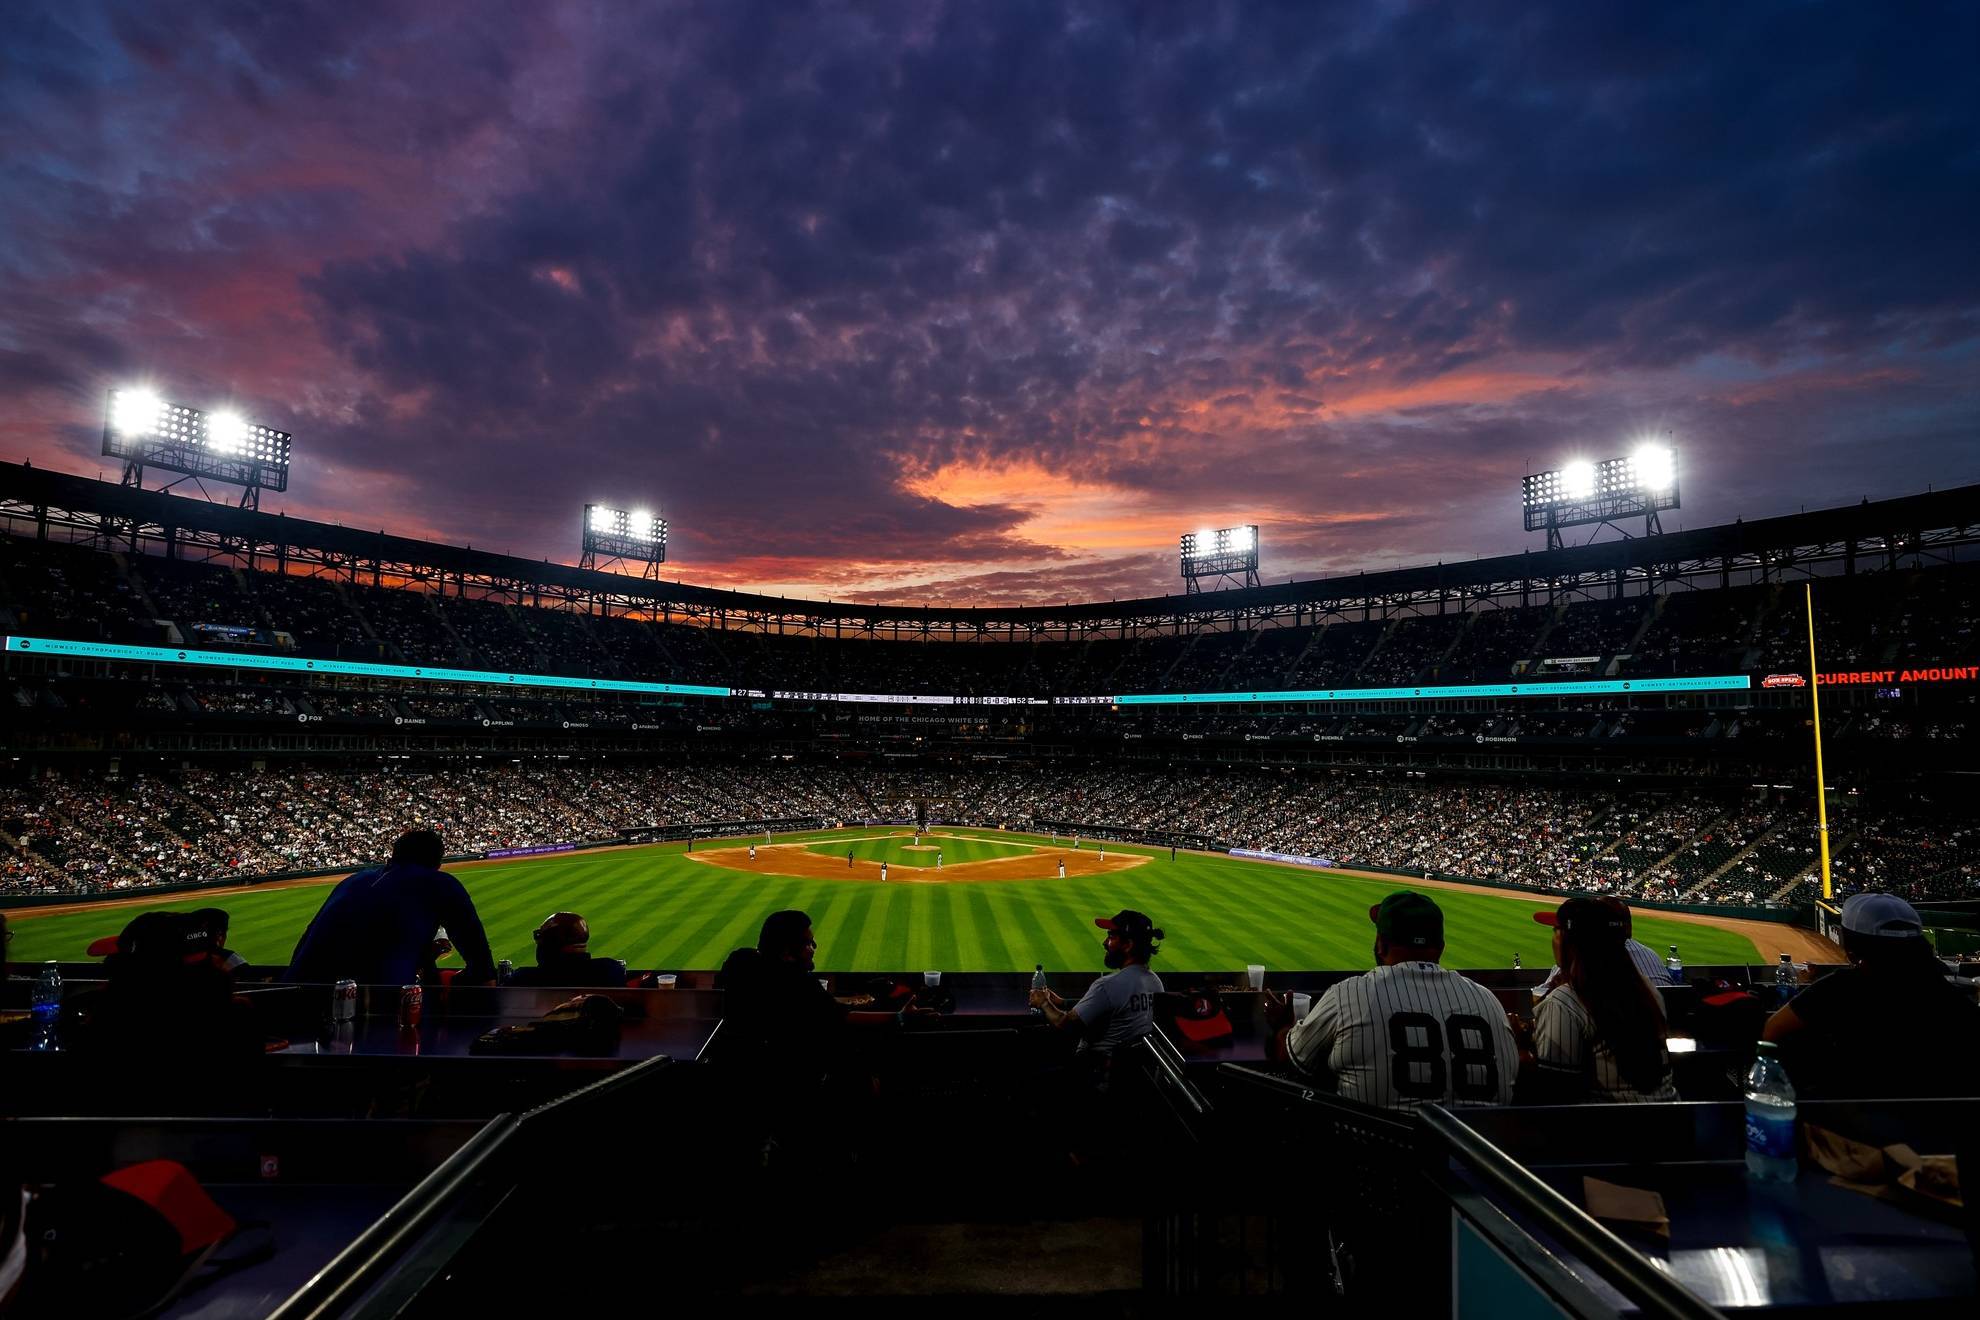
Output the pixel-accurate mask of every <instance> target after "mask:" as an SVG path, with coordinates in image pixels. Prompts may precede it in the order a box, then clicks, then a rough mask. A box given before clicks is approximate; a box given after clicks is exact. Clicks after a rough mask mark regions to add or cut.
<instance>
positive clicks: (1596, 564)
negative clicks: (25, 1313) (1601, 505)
mask: <svg viewBox="0 0 1980 1320" xmlns="http://www.w3.org/2000/svg"><path fill="white" fill-rule="evenodd" d="M0 517H4V518H6V519H7V521H8V522H9V524H10V525H11V526H12V527H13V528H14V529H15V531H16V533H17V534H18V532H19V529H20V525H21V523H23V522H29V523H35V524H45V525H47V526H50V527H62V528H65V529H69V531H70V532H71V535H70V536H68V537H66V538H64V539H76V538H75V536H74V535H73V533H74V532H76V531H78V530H80V531H86V532H89V533H90V534H92V535H94V536H97V537H98V538H99V543H102V540H103V539H110V540H114V539H116V538H115V537H108V538H105V537H103V535H102V532H101V526H102V521H103V520H104V519H111V520H116V521H117V522H119V523H124V524H132V523H134V524H136V525H137V526H138V528H139V533H138V538H137V539H141V540H144V541H147V542H155V541H158V540H161V539H163V540H180V541H187V542H190V541H196V540H204V541H207V542H210V543H213V544H215V545H216V546H220V547H222V548H226V547H225V543H233V545H235V546H239V545H242V544H253V545H255V546H256V547H257V554H259V555H263V556H266V557H269V558H272V557H273V555H274V551H275V548H276V547H284V548H287V549H289V550H293V551H300V552H306V553H305V554H300V555H297V556H295V557H296V558H299V559H301V558H320V559H323V560H334V561H335V562H338V563H340V564H342V565H343V566H344V567H345V568H346V569H347V570H349V569H355V568H357V567H359V566H361V567H362V569H363V570H364V571H366V572H369V571H371V569H372V566H373V565H374V564H376V565H378V566H379V569H380V571H381V572H382V574H383V575H384V576H385V577H387V578H412V579H423V580H438V579H446V580H449V581H453V580H457V579H459V578H461V577H467V578H473V579H477V580H480V581H484V582H489V581H493V582H500V583H504V584H507V585H508V586H509V587H510V588H511V589H517V588H520V589H522V590H523V591H526V592H527V591H541V593H542V594H543V595H544V596H545V597H546V598H547V597H553V596H554V597H559V598H573V597H579V596H599V597H609V598H611V600H612V602H613V603H614V605H631V606H651V607H652V608H654V609H669V610H675V611H678V612H680V613H683V614H690V615H691V614H736V615H745V616H783V617H790V616H803V617H805V618H808V619H811V620H816V621H822V622H832V621H839V622H843V623H848V624H855V625H864V626H870V625H874V624H882V625H886V626H888V627H899V626H901V625H915V626H917V627H920V628H927V627H932V626H938V625H939V626H940V627H942V628H944V629H950V628H959V627H960V628H971V629H975V628H985V627H994V628H996V629H999V630H1003V629H1009V628H1024V627H1028V626H1029V627H1040V628H1048V627H1064V626H1069V625H1077V624H1081V623H1085V624H1088V625H1099V626H1103V627H1104V626H1105V625H1107V624H1109V623H1113V622H1124V621H1128V620H1150V619H1186V618H1188V617H1190V616H1210V617H1220V616H1230V615H1234V614H1274V613H1290V612H1292V611H1294V610H1296V609H1300V610H1306V611H1311V612H1313V613H1315V614H1319V613H1324V612H1325V611H1326V610H1327V609H1328V608H1329V607H1330V606H1337V605H1338V604H1339V603H1340V602H1343V601H1356V602H1360V601H1367V600H1370V599H1394V600H1407V599H1418V600H1421V599H1425V598H1429V599H1437V598H1448V599H1451V600H1453V601H1458V600H1463V599H1466V598H1469V597H1474V596H1478V595H1481V594H1488V593H1490V592H1492V591H1493V590H1495V589H1499V590H1502V589H1503V588H1504V587H1505V586H1506V585H1507V584H1527V583H1530V584H1532V585H1533V586H1534V587H1535V589H1536V590H1544V589H1545V588H1546V586H1547V584H1550V583H1560V582H1564V581H1568V582H1577V583H1582V584H1587V583H1594V582H1600V581H1602V580H1604V579H1611V578H1616V577H1619V576H1621V575H1628V574H1634V575H1639V576H1640V575H1643V574H1651V575H1656V574H1659V573H1663V572H1668V571H1673V570H1676V569H1677V568H1679V567H1680V566H1685V565H1690V566H1693V567H1692V568H1691V570H1690V571H1692V572H1698V571H1701V567H1700V566H1705V565H1726V564H1741V565H1744V566H1748V567H1751V566H1755V565H1758V564H1760V563H1763V562H1764V563H1767V564H1770V565H1775V566H1785V565H1788V564H1792V563H1793V562H1795V561H1797V560H1799V559H1805V558H1815V557H1829V558H1841V557H1847V556H1853V555H1857V554H1861V555H1865V556H1868V555H1874V554H1879V553H1883V552H1884V550H1885V549H1887V548H1889V547H1890V545H1891V543H1892V542H1893V540H1896V541H1898V542H1899V543H1900V544H1901V545H1902V546H1903V548H1904V549H1905V550H1906V551H1907V552H1908V551H1910V550H1913V549H1918V548H1924V547H1929V546H1931V545H1933V544H1948V545H1949V544H1960V543H1969V542H1974V541H1980V485H1970V486H1959V487H1954V488H1952V489H1949V490H1941V491H1930V492H1927V493H1925V494H1921V495H1907V496H1902V497H1900V498H1897V499H1889V500H1877V501H1870V500H1865V501H1863V502H1862V503H1860V504H1852V505H1845V506H1843V507H1840V508H1833V509H1820V510H1816V511H1815V512H1812V513H1791V514H1786V515H1783V516H1780V517H1775V518H1759V519H1755V520H1753V521H1750V522H1748V521H1737V522H1733V523H1730V524H1726V525H1722V526H1718V527H1701V528H1695V529H1691V530H1687V531H1678V532H1666V533H1664V534H1662V535H1659V536H1654V537H1636V538H1632V539H1628V540H1611V541H1600V542H1595V543H1592V544H1589V545H1580V546H1569V547H1567V548H1565V549H1562V550H1551V551H1550V550H1534V551H1527V552H1524V553H1521V554H1516V555H1496V556H1493V557H1491V558H1485V559H1472V560H1465V561H1463V562H1460V563H1450V564H1428V565H1422V566H1419V567H1414V568H1397V569H1383V570H1380V571H1377V572H1373V573H1353V574H1343V575H1340V576H1335V577H1324V578H1313V579H1308V580H1306V581H1298V582H1287V583H1277V584H1273V585H1269V586H1261V587H1245V588H1238V589H1234V590H1229V591H1216V592H1206V593H1203V594H1201V595H1193V596H1192V595H1183V594H1180V593H1179V594H1175V595H1168V596H1150V597H1144V598H1140V599H1135V600H1120V601H1090V602H1082V603H1072V604H1066V605H1021V606H995V605H991V606H930V605H872V604H861V603H857V602H850V601H822V600H809V599H802V598H795V599H794V598H786V597H781V596H766V595H760V594H758V593H755V592H747V591H728V590H723V589H720V588H716V587H701V586H695V585H692V584H689V583H681V582H660V581H653V580H649V579H642V578H637V577H633V576H631V575H628V574H620V573H605V572H599V571H596V570H591V569H581V568H577V567H574V566H572V565H569V564H554V563H547V562H544V561H540V560H533V559H525V558H522V557H520V556H516V555H505V554H498V553H494V552H492V551H487V550H474V549H470V548H468V547H465V546H456V545H448V544H445V543H442V542H436V541H424V540H420V539H418V538H415V537H409V536H395V535H392V534H390V533H387V532H372V531H364V530H360V529H358V528H354V527H345V526H342V525H340V524H336V523H325V522H317V521H314V520H312V519H306V518H290V517H287V516H286V515H284V514H280V513H261V512H255V511H253V510H246V509H238V508H234V507H232V506H230V505H223V504H216V503H210V502H207V501H204V500H197V499H190V498H186V497H184V496H178V495H169V494H165V493H163V492H159V491H147V490H139V489H136V488H134V487H130V486H123V485H119V484H116V483H114V482H108V481H98V480H93V479H91V478H88V477H79V476H75V475H72V474H69V473H65V472H54V471H49V470H47V469H44V468H36V467H31V466H28V465H26V464H20V463H0ZM123 535H124V536H125V538H126V540H127V542H128V541H129V539H130V534H129V533H128V532H126V533H124V534H123Z"/></svg>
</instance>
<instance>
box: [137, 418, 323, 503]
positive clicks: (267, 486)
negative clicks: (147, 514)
mask: <svg viewBox="0 0 1980 1320" xmlns="http://www.w3.org/2000/svg"><path fill="white" fill-rule="evenodd" d="M290 439H291V436H290V435H289V433H288V432H287V431H278V430H276V429H275V428H274V427H272V426H261V425H258V424H256V423H254V422H249V421H246V420H245V419H243V418H242V417H241V415H240V414H239V413H236V412H231V411H227V412H212V413H209V412H202V411H201V410H200V409H198V408H188V407H186V406H185V405H184V404H178V403H166V402H165V401H164V400H162V399H160V398H159V397H158V396H157V395H156V394H153V393H152V392H151V391H150V390H147V389H123V390H112V391H111V392H110V403H109V407H108V408H106V409H105V411H104V417H103V453H104V454H105V456H106V457H109V458H121V459H123V460H124V484H125V485H126V486H136V487H138V488H139V489H143V487H144V470H145V469H146V468H147V467H154V468H159V469H161V470H163V471H166V472H177V473H179V474H180V476H179V479H178V480H177V481H169V482H167V483H166V484H165V485H163V486H161V487H159V489H160V490H170V489H172V487H174V486H177V485H180V484H181V483H183V482H186V481H190V482H192V483H193V484H194V485H196V486H198V487H199V489H200V493H201V494H202V495H205V496H206V497H207V498H208V499H213V495H212V494H211V493H210V492H209V491H207V489H206V483H207V482H208V481H218V482H223V483H225V484H226V485H229V486H239V487H240V488H241V498H240V507H241V508H243V509H259V508H260V507H261V492H262V491H264V490H278V491H279V490H287V489H288V488H289V441H290ZM218 502H219V501H217V500H216V501H215V503H218Z"/></svg>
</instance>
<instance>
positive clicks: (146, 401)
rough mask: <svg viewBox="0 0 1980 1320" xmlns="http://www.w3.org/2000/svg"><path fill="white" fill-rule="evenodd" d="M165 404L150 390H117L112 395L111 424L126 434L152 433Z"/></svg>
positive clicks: (156, 427)
mask: <svg viewBox="0 0 1980 1320" xmlns="http://www.w3.org/2000/svg"><path fill="white" fill-rule="evenodd" d="M163 406H164V405H163V404H161V403H160V402H159V399H158V396H157V395H156V394H153V393H152V392H151V391H150V390H117V391H116V392H114V393H113V394H111V396H110V424H111V425H112V426H114V427H116V428H117V430H118V431H119V432H120V433H122V434H124V435H150V434H151V433H152V432H153V431H156V430H157V429H158V416H159V413H160V412H161V411H162V410H163Z"/></svg>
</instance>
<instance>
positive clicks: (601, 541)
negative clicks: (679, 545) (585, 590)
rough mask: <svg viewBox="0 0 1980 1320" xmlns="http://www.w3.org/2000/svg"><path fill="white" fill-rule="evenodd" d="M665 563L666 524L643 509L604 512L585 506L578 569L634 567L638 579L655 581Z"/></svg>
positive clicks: (597, 507) (600, 505)
mask: <svg viewBox="0 0 1980 1320" xmlns="http://www.w3.org/2000/svg"><path fill="white" fill-rule="evenodd" d="M666 562H667V520H666V519H665V518H656V517H654V516H653V515H652V514H650V513H648V512H647V511H646V510H644V509H634V510H632V511H630V512H628V511H627V510H625V509H612V508H607V507H606V506H605V505H603V504H587V505H585V506H584V551H583V554H582V555H581V556H580V557H579V559H578V567H579V568H597V569H609V568H612V567H614V566H616V565H618V564H622V563H624V564H635V565H637V566H638V568H639V575H640V576H641V577H645V578H652V579H654V580H655V581H658V580H659V578H660V565H662V564H664V563H666Z"/></svg>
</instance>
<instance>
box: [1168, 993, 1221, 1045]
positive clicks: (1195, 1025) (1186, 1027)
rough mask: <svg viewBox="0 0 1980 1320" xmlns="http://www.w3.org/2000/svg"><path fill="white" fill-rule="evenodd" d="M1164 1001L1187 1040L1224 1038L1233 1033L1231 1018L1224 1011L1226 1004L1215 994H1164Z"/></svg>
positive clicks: (1177, 1028) (1177, 1027)
mask: <svg viewBox="0 0 1980 1320" xmlns="http://www.w3.org/2000/svg"><path fill="white" fill-rule="evenodd" d="M1163 999H1164V1001H1165V1002H1166V1003H1167V1005H1168V1006H1169V1007H1170V1009H1171V1017H1172V1020H1173V1021H1174V1022H1175V1024H1176V1030H1177V1031H1179V1032H1181V1033H1182V1035H1183V1038H1184V1039H1185V1040H1192V1041H1199V1042H1201V1041H1206V1040H1222V1039H1224V1038H1225V1037H1226V1036H1229V1035H1230V1034H1231V1019H1230V1017H1229V1016H1228V1015H1226V1014H1225V1012H1224V1005H1223V1002H1222V1001H1221V1000H1219V999H1218V998H1217V996H1215V995H1210V994H1190V995H1164V996H1163Z"/></svg>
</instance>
